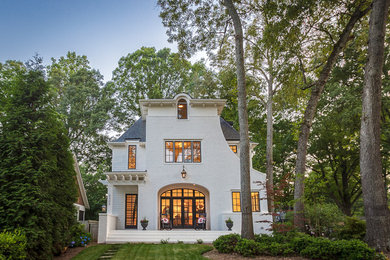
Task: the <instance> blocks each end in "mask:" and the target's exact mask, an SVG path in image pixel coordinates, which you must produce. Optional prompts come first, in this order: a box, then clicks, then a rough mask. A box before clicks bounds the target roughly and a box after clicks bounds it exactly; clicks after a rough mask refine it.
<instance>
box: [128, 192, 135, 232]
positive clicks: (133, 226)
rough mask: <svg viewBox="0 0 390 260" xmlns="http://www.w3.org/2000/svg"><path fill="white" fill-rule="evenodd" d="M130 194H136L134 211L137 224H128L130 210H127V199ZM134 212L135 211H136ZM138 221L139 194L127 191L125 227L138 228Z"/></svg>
mask: <svg viewBox="0 0 390 260" xmlns="http://www.w3.org/2000/svg"><path fill="white" fill-rule="evenodd" d="M128 195H130V196H131V195H133V196H135V201H134V209H133V210H134V212H135V225H126V221H127V215H128V210H127V199H128V197H127V196H128ZM134 212H133V213H134ZM137 222H138V194H134V193H126V194H125V228H126V229H127V228H131V229H137V224H138V223H137Z"/></svg>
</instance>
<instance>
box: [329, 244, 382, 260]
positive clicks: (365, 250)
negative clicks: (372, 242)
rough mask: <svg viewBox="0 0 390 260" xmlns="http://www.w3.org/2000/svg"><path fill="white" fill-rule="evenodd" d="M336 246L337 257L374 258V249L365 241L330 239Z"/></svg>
mask: <svg viewBox="0 0 390 260" xmlns="http://www.w3.org/2000/svg"><path fill="white" fill-rule="evenodd" d="M332 242H333V244H334V247H335V248H337V249H336V250H335V251H336V252H335V253H337V255H336V254H335V256H337V259H346V260H347V259H348V260H349V259H351V260H355V259H356V260H357V259H376V253H375V250H374V249H372V248H370V247H369V246H368V245H367V244H366V243H364V242H363V241H360V240H357V239H351V240H335V241H332Z"/></svg>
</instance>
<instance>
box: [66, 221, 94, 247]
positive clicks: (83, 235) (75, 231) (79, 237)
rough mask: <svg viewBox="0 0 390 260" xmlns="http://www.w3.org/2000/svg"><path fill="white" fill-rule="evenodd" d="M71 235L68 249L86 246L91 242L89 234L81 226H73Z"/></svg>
mask: <svg viewBox="0 0 390 260" xmlns="http://www.w3.org/2000/svg"><path fill="white" fill-rule="evenodd" d="M71 235H72V239H71V242H70V247H78V246H86V245H88V243H89V242H90V241H91V234H90V233H88V232H86V231H85V229H84V225H82V224H76V225H73V226H72V228H71Z"/></svg>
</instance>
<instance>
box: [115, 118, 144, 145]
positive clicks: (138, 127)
mask: <svg viewBox="0 0 390 260" xmlns="http://www.w3.org/2000/svg"><path fill="white" fill-rule="evenodd" d="M132 139H133V140H134V139H135V140H137V139H138V140H139V141H140V142H145V141H146V124H145V120H142V118H140V119H138V120H137V121H135V123H134V124H133V125H132V126H131V127H130V128H129V129H127V131H126V132H125V133H124V134H123V135H121V136H120V137H119V138H118V139H117V140H115V142H124V141H126V140H132Z"/></svg>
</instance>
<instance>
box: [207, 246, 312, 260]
mask: <svg viewBox="0 0 390 260" xmlns="http://www.w3.org/2000/svg"><path fill="white" fill-rule="evenodd" d="M203 256H204V257H207V258H210V259H212V260H233V259H234V260H248V259H255V260H307V258H303V257H300V256H289V257H286V256H279V257H278V256H256V257H250V258H249V257H243V256H241V255H239V254H236V253H233V254H221V253H218V251H217V250H216V249H213V250H211V251H209V252H207V253H204V254H203Z"/></svg>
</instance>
